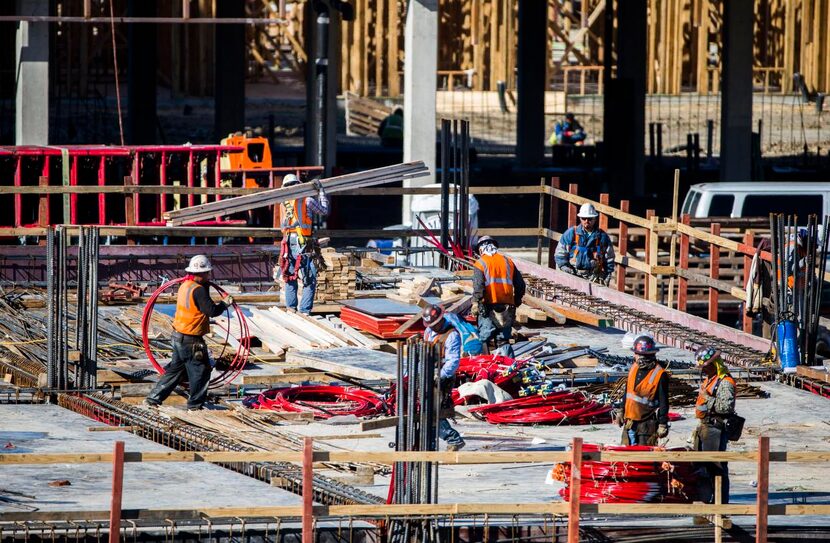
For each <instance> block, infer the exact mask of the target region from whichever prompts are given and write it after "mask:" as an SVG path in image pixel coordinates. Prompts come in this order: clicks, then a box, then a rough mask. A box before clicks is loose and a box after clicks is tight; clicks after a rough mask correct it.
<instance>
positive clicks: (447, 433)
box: [438, 419, 464, 445]
mask: <svg viewBox="0 0 830 543" xmlns="http://www.w3.org/2000/svg"><path fill="white" fill-rule="evenodd" d="M438 437H439V438H441V439H442V440H444V441H446V442H447V445H460V444H461V443H464V438H463V437H461V434H459V433H458V430H456V429H455V428H453V427H452V426H450V422H449V421H448V420H447V419H441V421H440V422H439V423H438Z"/></svg>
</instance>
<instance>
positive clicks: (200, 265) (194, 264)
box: [184, 255, 213, 273]
mask: <svg viewBox="0 0 830 543" xmlns="http://www.w3.org/2000/svg"><path fill="white" fill-rule="evenodd" d="M212 269H213V268H212V267H211V265H210V260H208V257H206V256H205V255H196V256H194V257H193V258H191V259H190V264H188V266H187V267H186V268H185V269H184V271H186V272H187V273H207V272H209V271H210V270H212Z"/></svg>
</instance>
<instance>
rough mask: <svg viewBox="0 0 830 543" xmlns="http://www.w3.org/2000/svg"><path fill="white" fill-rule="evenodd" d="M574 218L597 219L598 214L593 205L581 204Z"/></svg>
mask: <svg viewBox="0 0 830 543" xmlns="http://www.w3.org/2000/svg"><path fill="white" fill-rule="evenodd" d="M576 216H577V217H582V218H585V219H590V218H592V217H599V213H597V210H596V209H595V208H594V204H582V206H580V208H579V213H577V214H576Z"/></svg>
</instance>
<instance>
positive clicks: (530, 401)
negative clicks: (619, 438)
mask: <svg viewBox="0 0 830 543" xmlns="http://www.w3.org/2000/svg"><path fill="white" fill-rule="evenodd" d="M470 413H473V414H474V415H476V416H479V417H481V418H483V419H484V420H486V421H487V422H489V423H491V424H599V423H604V422H610V421H611V407H610V406H607V405H602V404H599V403H597V402H595V401H593V400H588V399H586V398H585V396H583V395H582V394H580V393H575V392H558V393H555V394H548V395H547V396H541V395H540V396H527V397H525V398H516V399H515V400H508V401H506V402H502V403H497V404H490V405H482V406H478V407H472V408H470Z"/></svg>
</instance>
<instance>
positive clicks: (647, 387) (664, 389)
mask: <svg viewBox="0 0 830 543" xmlns="http://www.w3.org/2000/svg"><path fill="white" fill-rule="evenodd" d="M631 350H632V351H634V363H633V364H632V365H631V369H630V370H629V372H628V382H627V383H626V389H625V411H624V418H623V420H619V418H618V422H619V423H621V424H622V427H623V431H622V439H621V442H622V444H623V445H657V440H658V439H661V438H664V437H666V436H668V435H669V376H668V375H667V374H666V372H665V370H664V369H663V367H662V366H660V364H658V363H657V357H656V355H657V351H658V350H659V349H658V348H657V345H656V344H655V343H654V339H652V338H651V337H649V336H639V337H638V338H637V339H635V340H634V345H633V346H632V348H631Z"/></svg>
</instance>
